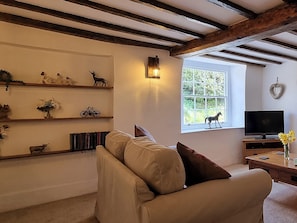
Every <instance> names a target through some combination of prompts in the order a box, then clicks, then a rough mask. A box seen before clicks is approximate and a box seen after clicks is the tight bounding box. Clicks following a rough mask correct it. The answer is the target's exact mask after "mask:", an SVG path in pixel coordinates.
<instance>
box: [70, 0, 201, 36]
mask: <svg viewBox="0 0 297 223" xmlns="http://www.w3.org/2000/svg"><path fill="white" fill-rule="evenodd" d="M65 1H67V2H72V3H75V4H79V5H83V6H86V7H90V8H93V9H96V10H100V11H103V12H108V13H110V14H113V15H117V16H121V17H124V18H128V19H132V20H135V21H138V22H141V23H144V24H149V25H153V26H158V27H159V28H160V27H163V28H164V29H169V30H172V31H177V32H180V33H184V34H188V35H191V36H195V37H199V38H204V35H203V34H201V33H197V32H194V31H191V30H188V29H184V28H182V27H177V26H174V25H171V24H168V23H164V22H161V21H158V20H155V19H151V18H147V17H144V16H140V15H136V14H133V13H130V12H127V11H123V10H120V9H116V8H112V7H109V6H106V5H103V4H100V3H97V2H92V1H88V0H65Z"/></svg>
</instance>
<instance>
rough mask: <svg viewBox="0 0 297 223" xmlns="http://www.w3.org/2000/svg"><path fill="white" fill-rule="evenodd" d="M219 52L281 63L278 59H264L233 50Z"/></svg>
mask: <svg viewBox="0 0 297 223" xmlns="http://www.w3.org/2000/svg"><path fill="white" fill-rule="evenodd" d="M220 52H222V53H226V54H230V55H234V56H239V57H244V58H248V59H252V60H258V61H262V62H265V63H273V64H278V65H279V64H282V62H280V61H276V60H270V59H265V58H262V57H256V56H252V55H248V54H244V53H238V52H234V51H230V50H222V51H220Z"/></svg>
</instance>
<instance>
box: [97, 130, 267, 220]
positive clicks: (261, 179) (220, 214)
mask: <svg viewBox="0 0 297 223" xmlns="http://www.w3.org/2000/svg"><path fill="white" fill-rule="evenodd" d="M96 154H97V171H98V193H97V200H96V207H95V215H96V217H97V219H98V221H99V222H100V223H219V222H222V223H239V222H240V223H260V222H263V201H264V199H265V198H266V197H267V195H268V194H269V193H270V191H271V185H272V182H271V178H270V176H269V174H267V173H266V172H265V171H263V170H260V169H254V170H250V171H247V172H244V173H241V174H237V175H233V176H231V177H229V178H226V179H217V180H208V181H205V182H201V183H197V184H194V185H191V186H189V187H185V186H184V184H185V178H186V173H185V168H184V166H183V162H182V159H181V157H180V156H179V153H178V152H177V151H176V150H174V149H169V148H167V147H165V146H162V145H158V144H157V143H155V142H152V141H151V140H148V139H147V138H146V137H139V138H134V137H132V136H131V135H129V134H126V133H123V132H121V131H117V130H113V131H112V132H111V133H109V134H108V135H107V136H106V142H105V147H103V146H97V149H96Z"/></svg>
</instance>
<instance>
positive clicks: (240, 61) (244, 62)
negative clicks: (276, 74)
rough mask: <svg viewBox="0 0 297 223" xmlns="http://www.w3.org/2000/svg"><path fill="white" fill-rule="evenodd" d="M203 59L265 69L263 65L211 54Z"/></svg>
mask: <svg viewBox="0 0 297 223" xmlns="http://www.w3.org/2000/svg"><path fill="white" fill-rule="evenodd" d="M204 57H209V58H214V59H220V60H225V61H232V62H236V63H243V64H249V65H254V66H258V67H266V65H265V64H259V63H252V62H247V61H243V60H239V59H233V58H228V57H223V56H217V55H211V54H206V55H205V56H204Z"/></svg>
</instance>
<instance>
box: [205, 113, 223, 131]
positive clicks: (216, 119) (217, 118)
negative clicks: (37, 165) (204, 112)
mask: <svg viewBox="0 0 297 223" xmlns="http://www.w3.org/2000/svg"><path fill="white" fill-rule="evenodd" d="M220 115H222V113H221V112H219V113H218V114H216V115H215V116H209V117H206V118H205V123H206V120H208V126H209V128H210V129H211V126H210V124H211V122H212V121H214V122H215V126H216V128H217V123H218V124H219V126H220V128H222V126H221V124H220V122H219V116H220Z"/></svg>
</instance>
